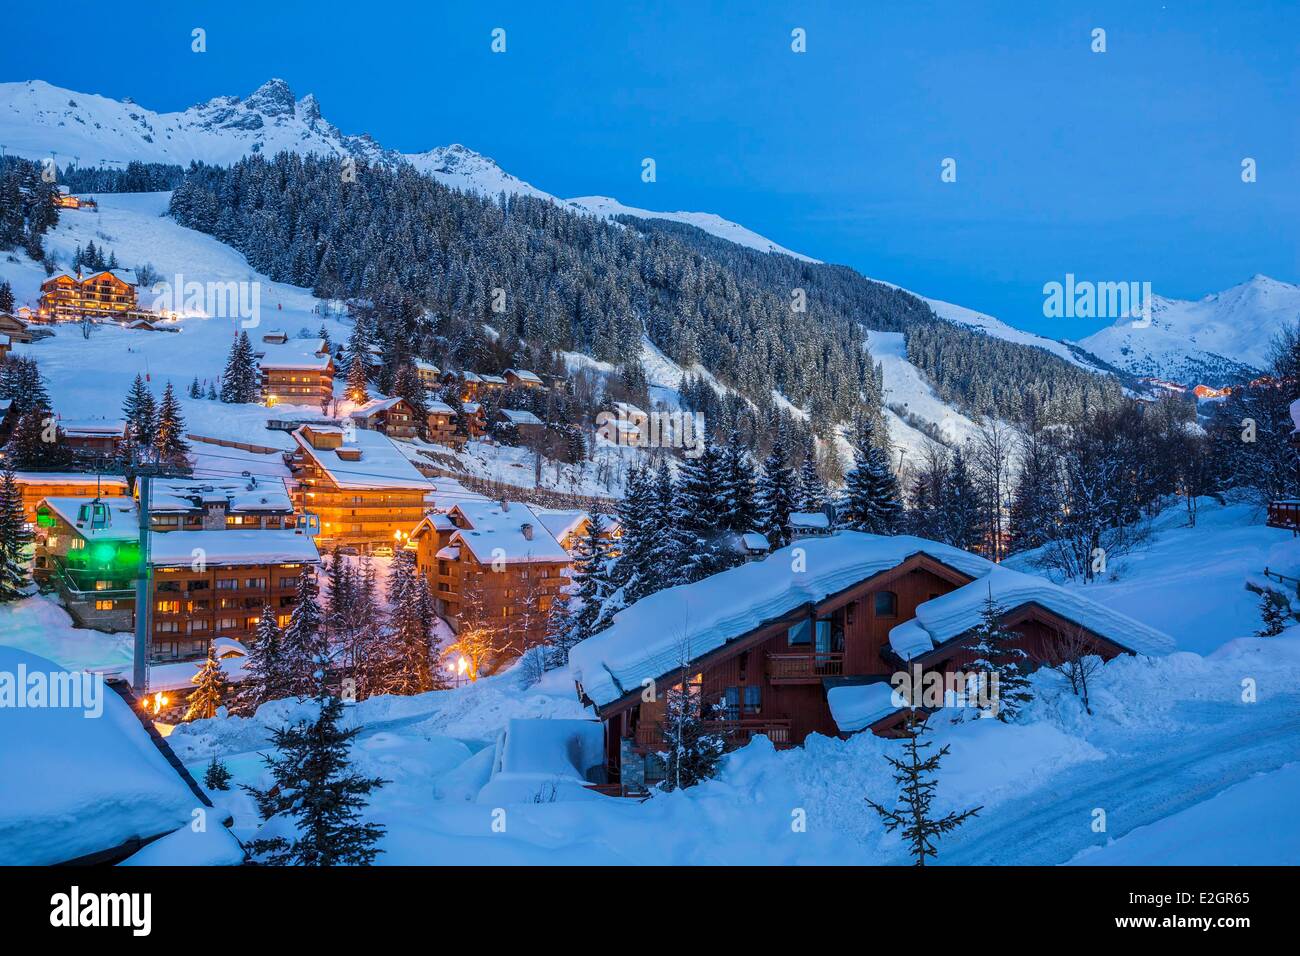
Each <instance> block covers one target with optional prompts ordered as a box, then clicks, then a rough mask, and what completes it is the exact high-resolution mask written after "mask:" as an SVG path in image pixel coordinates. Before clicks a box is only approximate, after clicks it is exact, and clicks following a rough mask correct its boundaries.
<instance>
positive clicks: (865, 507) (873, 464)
mask: <svg viewBox="0 0 1300 956" xmlns="http://www.w3.org/2000/svg"><path fill="white" fill-rule="evenodd" d="M853 457H854V465H853V468H852V470H850V471H849V473H848V474H847V475H845V476H844V493H843V495H842V496H841V498H840V503H839V507H838V512H839V513H838V521H839V526H840V527H841V528H849V529H851V530H853V531H866V532H868V533H870V534H896V533H897V532H898V526H899V523H900V521H901V519H902V515H903V503H902V500H901V499H900V496H899V492H898V479H897V478H895V477H894V473H893V471H892V470H891V469H890V467H889V456H888V454H887V453H886V451H885V449H884V448H882V447H881V446H880V445H879V444H878V443H877V441H876V434H875V424H874V423H873V421H872V420H871V419H870V418H866V417H864V418H863V419H861V420H860V421H859V423H858V427H857V430H856V433H855V435H854V441H853Z"/></svg>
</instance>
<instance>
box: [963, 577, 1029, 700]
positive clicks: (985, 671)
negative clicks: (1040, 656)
mask: <svg viewBox="0 0 1300 956" xmlns="http://www.w3.org/2000/svg"><path fill="white" fill-rule="evenodd" d="M1006 613H1007V611H1006V608H1004V607H1002V606H1001V605H999V604H998V603H997V602H996V601H994V600H993V592H992V589H990V591H989V594H988V596H987V597H986V598H985V599H984V606H983V607H982V608H981V609H980V623H979V625H978V626H977V627H976V628H975V631H974V633H973V635H972V637H971V639H970V640H969V641H968V642H967V647H968V648H969V650H970V653H971V655H972V660H971V662H970V664H969V665H968V669H969V670H970V671H971V672H973V673H975V674H979V675H982V679H986V680H988V681H989V682H990V687H992V681H993V679H994V678H995V677H996V679H997V702H996V703H995V704H994V705H993V714H994V716H995V717H997V719H998V720H1000V721H1002V722H1003V723H1014V722H1015V720H1016V717H1018V716H1019V714H1020V712H1021V711H1022V710H1023V709H1024V708H1025V706H1026V705H1027V704H1028V703H1029V702H1030V701H1031V700H1032V699H1033V692H1032V690H1031V688H1030V684H1029V655H1028V654H1026V653H1025V652H1024V650H1022V649H1021V648H1020V647H1019V641H1020V635H1019V634H1017V633H1016V632H1015V631H1013V630H1010V629H1009V628H1006V627H1003V626H1002V618H1003V617H1005V616H1006Z"/></svg>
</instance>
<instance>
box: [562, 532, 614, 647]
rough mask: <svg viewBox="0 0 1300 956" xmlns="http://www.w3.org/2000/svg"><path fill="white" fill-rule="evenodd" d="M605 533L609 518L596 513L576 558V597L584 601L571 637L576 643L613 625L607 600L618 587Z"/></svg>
mask: <svg viewBox="0 0 1300 956" xmlns="http://www.w3.org/2000/svg"><path fill="white" fill-rule="evenodd" d="M605 532H606V524H605V516H604V515H602V514H601V513H600V512H599V511H593V512H592V513H591V520H590V521H589V522H588V524H587V532H586V534H584V535H583V536H582V542H581V543H580V544H579V546H578V553H577V555H576V556H575V557H574V559H573V572H572V577H573V581H574V596H575V597H576V598H577V600H578V601H579V602H581V603H580V604H579V607H578V609H577V613H576V615H575V617H576V620H575V623H574V631H573V633H572V634H571V635H570V637H571V638H572V640H573V643H575V644H576V643H577V642H578V641H585V640H586V639H587V638H589V637H591V636H592V635H593V634H598V633H600V632H601V631H603V630H604V629H605V628H606V627H608V626H609V616H608V614H607V611H608V609H607V608H606V601H607V600H608V599H609V596H610V594H611V593H612V592H613V590H614V587H613V582H612V580H611V579H610V544H609V540H608V539H607V538H606V537H605Z"/></svg>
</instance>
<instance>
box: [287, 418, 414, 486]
mask: <svg viewBox="0 0 1300 956" xmlns="http://www.w3.org/2000/svg"><path fill="white" fill-rule="evenodd" d="M311 429H312V431H315V432H320V433H322V434H324V433H328V432H330V431H331V429H329V428H326V427H317V426H315V425H313V426H311ZM335 431H341V429H335ZM293 437H294V439H295V440H296V441H297V442H298V444H299V446H301V448H302V449H303V451H304V452H305V453H306V454H308V455H310V456H311V457H312V458H314V459H315V460H316V462H317V464H319V465H320V467H321V468H323V469H324V470H325V472H326V474H328V475H329V476H330V478H331V479H332V480H333V482H334V483H335V484H336V485H338V486H339V487H340V488H429V487H431V484H430V482H429V479H428V478H425V477H424V476H423V475H422V474H420V473H419V472H418V471H416V470H415V466H414V465H412V464H411V463H410V461H409V460H407V457H406V455H404V454H403V453H402V451H401V449H400V448H398V447H397V446H396V445H394V444H393V442H392V440H391V439H390V438H389V437H388V436H387V435H385V434H384V433H383V432H374V431H368V430H367V429H364V428H363V429H358V430H357V431H356V435H355V436H354V440H352V441H349V442H347V443H345V444H344V445H343V448H344V450H348V449H352V450H355V449H358V448H359V449H360V450H361V460H360V461H347V460H346V459H343V458H340V457H339V456H338V453H337V452H336V451H334V450H332V449H326V448H313V447H312V445H311V442H309V441H308V440H307V439H306V438H304V437H303V436H302V428H298V429H297V430H296V431H294V432H293Z"/></svg>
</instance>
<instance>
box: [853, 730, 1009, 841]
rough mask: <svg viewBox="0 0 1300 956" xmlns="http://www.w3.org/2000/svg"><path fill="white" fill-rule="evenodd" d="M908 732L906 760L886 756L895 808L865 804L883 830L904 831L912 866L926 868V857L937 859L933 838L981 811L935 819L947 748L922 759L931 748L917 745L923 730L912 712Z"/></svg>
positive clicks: (955, 813) (975, 809)
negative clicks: (895, 793)
mask: <svg viewBox="0 0 1300 956" xmlns="http://www.w3.org/2000/svg"><path fill="white" fill-rule="evenodd" d="M918 725H919V726H918ZM907 730H908V734H907V738H906V739H907V743H906V750H905V751H904V754H905V759H903V760H899V759H898V758H896V757H885V760H886V761H888V762H889V765H890V766H891V767H893V768H894V783H895V784H897V785H898V787H899V793H898V803H897V808H896V809H894V810H890V809H887V808H886V807H884V806H882V805H880V804H879V803H876V802H875V801H874V800H871V799H870V798H868V799H867V804H868V805H869V806H870V807H871V809H873V810H875V811H876V813H878V814H879V815H880V819H881V820H882V821H883V822H884V824H885V830H886V831H888V832H889V833H893V832H894V831H895V830H899V829H901V830H902V831H903V840H904V841H905V842H906V843H907V845H908V848H909V850H910V851H911V854H912V863H913V865H914V866H925V861H926V859H927V858H928V857H936V856H938V853H939V851H938V849H937V847H936V846H935V840H936V838H938V837H940V836H943V835H944V834H945V833H951V832H952V831H953V830H955V829H957V828H958V827H959V826H961V825H962V824H963V823H965V822H966V821H967V820H969V819H970V818H971V817H973V816H975V814H977V813H979V812H980V810H982V809H984V808H983V807H975V808H974V809H973V810H965V811H963V812H961V813H957V812H955V811H954V812H952V813H949V814H947V815H945V816H942V817H938V818H936V817H935V816H934V813H933V809H932V807H931V804H932V803H933V802H934V791H935V788H936V787H938V785H939V781H938V777H937V774H938V772H939V763H940V761H941V760H942V759H943V758H944V757H946V756H947V755H948V748H947V747H946V746H945V747H941V748H939V750H938V752H937V753H934V754H931V755H930V756H928V757H925V756H922V753H921V752H922V751H923V750H928V749H929V748H930V747H931V746H933V745H932V744H930V743H928V742H927V743H921V742H920V739H921V735H922V734H923V733H925V730H926V727H925V725H924V724H923V723H921V722H920V721H918V720H917V718H916V715H915V713H913V714H912V715H910V716H909V719H908V725H907Z"/></svg>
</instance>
